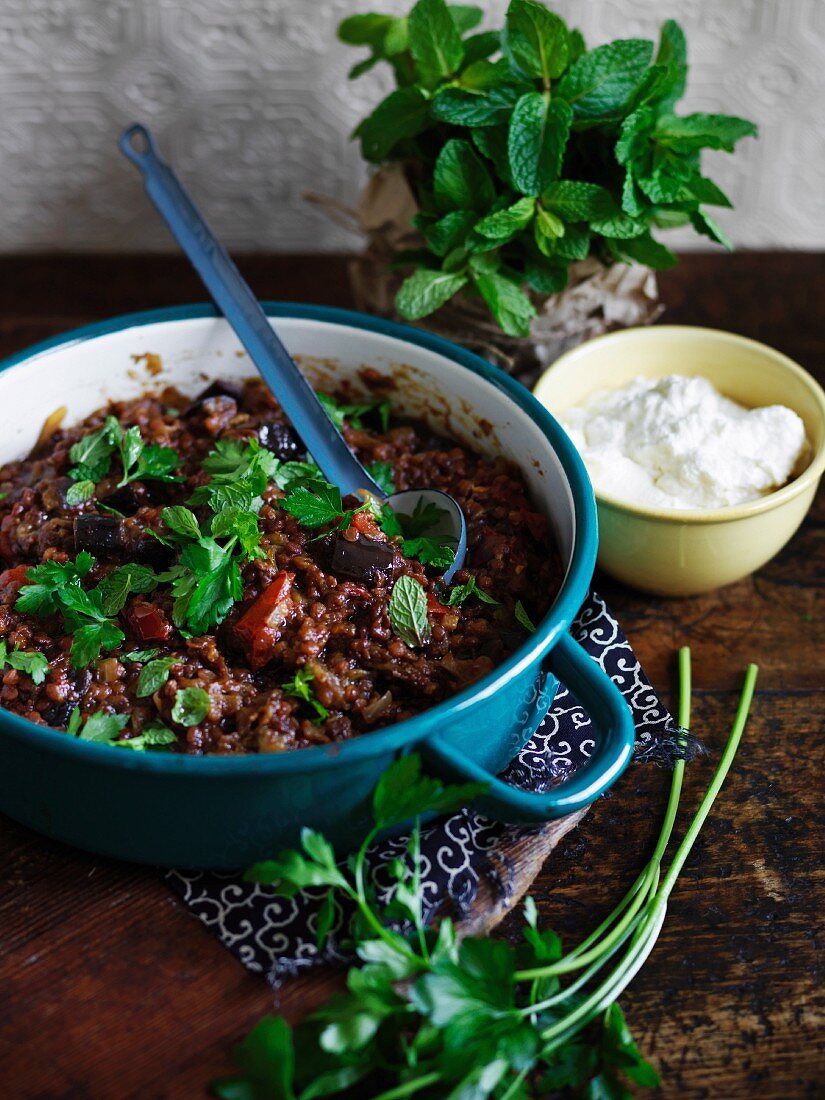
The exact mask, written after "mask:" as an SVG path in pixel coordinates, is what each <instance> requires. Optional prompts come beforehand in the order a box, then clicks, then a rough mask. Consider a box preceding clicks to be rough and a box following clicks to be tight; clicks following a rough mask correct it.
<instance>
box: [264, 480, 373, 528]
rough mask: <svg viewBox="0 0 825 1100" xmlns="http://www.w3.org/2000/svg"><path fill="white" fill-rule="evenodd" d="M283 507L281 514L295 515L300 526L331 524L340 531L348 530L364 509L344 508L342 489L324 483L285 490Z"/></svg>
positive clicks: (315, 526) (324, 525)
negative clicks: (357, 514)
mask: <svg viewBox="0 0 825 1100" xmlns="http://www.w3.org/2000/svg"><path fill="white" fill-rule="evenodd" d="M282 504H283V508H284V511H286V512H289V514H290V515H291V516H294V517H295V518H296V519H297V520H298V522H299V523H300V524H301V526H302V527H309V528H310V529H314V528H317V527H326V526H327V524H330V523H334V524H335V525H336V527H337V528H338V530H340V531H343V530H346V528H347V527H349V525H350V523H352V519H353V517H354V515H355V513H356V511H363V509H364V508H365V507H366V505H362V506H361V508H352V509H346V508H344V505H343V502H342V500H341V490H340V489H339V488H338V486H337V485H330V483H329V482H327V481H314V482H311V483H310V484H299V485H296V486H295V487H294V488H292V489H290V490H289V491H288V493H287V495H286V496H285V497H284V499H283V502H282Z"/></svg>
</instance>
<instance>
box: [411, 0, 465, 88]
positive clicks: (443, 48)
mask: <svg viewBox="0 0 825 1100" xmlns="http://www.w3.org/2000/svg"><path fill="white" fill-rule="evenodd" d="M408 35H409V48H410V53H411V54H412V56H413V59H414V60H415V67H416V71H417V73H418V76H419V78H420V80H421V83H422V84H423V85H424V87H425V88H434V87H435V86H436V85H437V84H439V83H440V82H441V81H442V80H447V79H448V78H449V77H450V76H452V74H453V73H454V72H456V70H457V69H458V68H459V67H460V65H461V62H462V61H463V60H464V47H463V46H462V44H461V35H460V34H459V31H458V28H457V27H456V24H455V21H454V19H453V16H452V15H451V14H450V11H449V9H448V8H447V4H446V3H445V0H418V3H417V4H416V5H415V6H414V7H413V9H412V11H411V12H410V15H409V22H408Z"/></svg>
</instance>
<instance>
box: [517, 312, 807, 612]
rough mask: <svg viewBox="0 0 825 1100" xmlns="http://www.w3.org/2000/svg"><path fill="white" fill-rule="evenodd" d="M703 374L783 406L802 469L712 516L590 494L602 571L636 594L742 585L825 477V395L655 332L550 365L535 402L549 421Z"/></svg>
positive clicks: (739, 354) (784, 363) (713, 338)
mask: <svg viewBox="0 0 825 1100" xmlns="http://www.w3.org/2000/svg"><path fill="white" fill-rule="evenodd" d="M666 374H683V375H694V374H698V375H702V376H703V377H705V378H708V379H709V380H710V381H711V382H712V383H713V385H714V386H716V388H717V389H718V390H719V391H720V392H721V393H723V394H725V396H726V397H730V398H732V399H733V400H734V401H738V402H739V403H740V404H742V405H747V406H750V407H756V406H759V405H787V406H788V407H789V408H791V409H793V410H794V411H795V412H796V413H798V414H799V416H801V417H802V420H803V421H804V423H805V431H806V435H807V437H808V442H809V444H810V448H811V449H810V453H809V456H808V464H807V466H806V467H805V469H804V470H803V471H802V472H801V473H800V474H799V476H797V477H796V478H794V480H793V481H791V482H789V483H788V484H787V485H785V486H784V487H783V488H781V489H777V490H776V491H775V492H773V493H769V494H768V495H767V496H765V497H761V498H760V499H759V500H754V501H751V502H749V503H747V504H741V505H736V506H733V507H729V508H718V509H714V510H712V511H701V510H698V509H692V510H689V511H688V510H681V509H679V510H677V509H659V508H648V507H642V506H637V505H634V504H628V503H626V502H624V501H622V500H619V499H616V498H615V497H610V496H606V495H601V494H597V496H596V501H597V504H598V511H599V564H600V565H601V567H602V568H603V569H605V570H606V571H607V572H608V573H611V574H612V575H613V576H614V577H618V578H619V580H622V581H625V582H626V583H627V584H630V585H632V586H633V587H634V588H640V589H642V590H643V591H645V592H655V593H657V594H658V595H664V596H690V595H694V594H695V593H698V592H708V591H710V590H711V589H713V588H718V587H719V586H720V585H723V584H730V583H731V582H732V581H737V580H740V579H741V578H742V577H746V576H747V575H748V574H749V573H752V572H753V571H754V570H755V569H759V567H760V566H762V565H764V564H765V562H766V561H769V560H770V559H771V558H772V557H773V556H774V554H776V553H778V552H779V551H780V550H781V549H782V547H783V546H784V545H785V543H786V542H788V540H789V539H790V538H791V536H792V535H793V534H794V532H795V531H796V529H797V528H798V527H799V525H800V523H801V522H802V520H803V519H804V518H805V515H806V513H807V511H808V509H809V508H810V506H811V502H812V500H813V498H814V493H815V492H816V487H817V485H818V483H819V479H820V478H821V477H822V473H823V470H825V393H823V391H822V388H821V387H820V386H819V385H818V384H817V382H816V381H815V380H814V379H813V378H812V377H811V376H810V375H809V374H808V373H807V371H804V370H803V369H802V367H800V366H798V365H797V364H796V363H794V362H793V361H792V360H790V359H788V358H787V356H785V355H782V354H780V353H779V352H778V351H774V350H773V348H769V347H767V346H766V345H765V344H759V343H757V342H756V341H755V340H748V339H746V338H745V337H743V336H736V335H734V334H733V333H730V332H720V331H717V330H715V329H706V328H689V327H687V326H682V325H656V326H654V327H652V328H637V329H625V330H623V331H621V332H614V333H611V334H610V335H608V336H601V337H598V338H597V339H595V340H590V341H589V342H588V343H586V344H581V345H580V346H579V347H577V348H574V349H573V350H572V351H569V352H567V354H566V355H563V356H562V357H561V358H560V359H557V360H556V362H555V363H554V364H553V365H552V366H551V367H549V368H548V369H547V370H546V371H545V373H544V374H543V375H542V376H541V378H540V379H539V380H538V382H537V383H536V386H535V394H536V397H537V398H538V399H539V401H541V402H542V404H544V405H546V406H547V408H548V409H549V410H550V411H551V412H552V413H554V414H556V415H558V414H560V413H563V412H564V410H565V409H567V408H569V407H570V406H571V405H578V404H581V402H582V401H584V400H585V399H586V398H587V397H589V396H590V395H591V394H592V393H594V392H595V391H596V390H602V389H613V388H616V387H618V386H623V385H625V384H626V383H627V382H630V381H631V380H632V379H634V378H639V377H645V378H659V377H661V376H663V375H666Z"/></svg>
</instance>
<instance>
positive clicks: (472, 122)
mask: <svg viewBox="0 0 825 1100" xmlns="http://www.w3.org/2000/svg"><path fill="white" fill-rule="evenodd" d="M529 90H530V88H529V85H526V84H524V83H521V82H514V81H503V82H502V83H500V84H496V85H494V86H493V87H490V88H486V89H479V90H477V91H473V90H470V89H468V88H463V87H462V88H457V87H455V86H452V85H448V86H447V87H445V88H442V89H441V90H440V91H439V92H438V94H437V95H436V96H435V97H434V98H433V102H432V113H433V115H434V116H435V118H437V119H439V120H440V121H441V122H450V123H452V125H453V126H478V127H487V126H497V125H499V124H502V123H506V122H507V120H508V119H509V117H510V114H511V112H512V110H513V106H514V105H515V103H516V102H517V101H518V100H519V98H520V97H521V96H522V95H524V93H525V92H526V91H529Z"/></svg>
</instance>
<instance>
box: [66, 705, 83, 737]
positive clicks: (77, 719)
mask: <svg viewBox="0 0 825 1100" xmlns="http://www.w3.org/2000/svg"><path fill="white" fill-rule="evenodd" d="M81 721H82V719H81V716H80V707H75V708H74V709H73V711H72V713H71V714H70V715H69V721H68V724H67V726H66V733H68V734H69V735H70V736H71V737H77V735H78V733H79V732H80V725H81Z"/></svg>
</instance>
